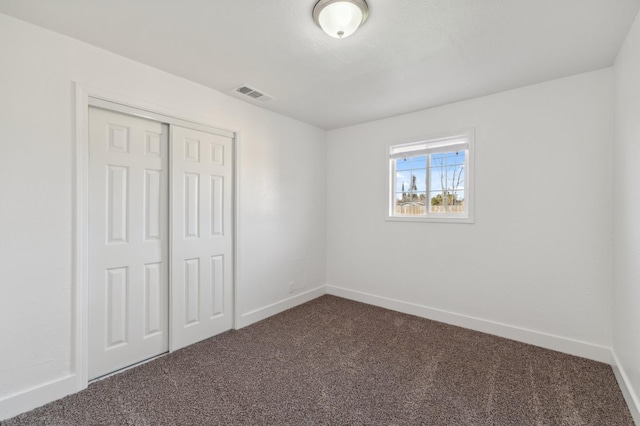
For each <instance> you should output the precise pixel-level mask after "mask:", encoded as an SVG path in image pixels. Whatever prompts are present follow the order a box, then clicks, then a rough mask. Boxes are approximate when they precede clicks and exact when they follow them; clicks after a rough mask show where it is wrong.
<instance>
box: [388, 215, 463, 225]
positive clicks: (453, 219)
mask: <svg viewBox="0 0 640 426" xmlns="http://www.w3.org/2000/svg"><path fill="white" fill-rule="evenodd" d="M385 221H386V222H431V223H466V224H473V223H475V221H474V220H473V218H470V217H451V216H448V217H424V216H387V217H386V218H385Z"/></svg>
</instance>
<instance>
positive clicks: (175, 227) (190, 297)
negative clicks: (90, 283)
mask: <svg viewBox="0 0 640 426" xmlns="http://www.w3.org/2000/svg"><path fill="white" fill-rule="evenodd" d="M171 143H172V156H171V159H172V173H171V186H172V194H171V196H172V208H171V212H172V213H171V223H172V239H171V251H172V255H171V279H172V287H171V288H172V290H171V312H172V319H171V349H172V350H174V349H178V348H181V347H184V346H187V345H190V344H192V343H195V342H198V341H200V340H203V339H206V338H208V337H211V336H214V335H216V334H219V333H221V332H223V331H226V330H229V329H231V327H232V325H233V316H232V302H233V294H232V282H233V262H232V259H233V234H232V231H233V229H232V203H233V198H232V171H233V164H232V147H233V146H232V143H233V139H231V138H229V137H225V136H220V135H216V134H212V133H206V132H202V131H198V130H193V129H187V128H184V127H179V126H171Z"/></svg>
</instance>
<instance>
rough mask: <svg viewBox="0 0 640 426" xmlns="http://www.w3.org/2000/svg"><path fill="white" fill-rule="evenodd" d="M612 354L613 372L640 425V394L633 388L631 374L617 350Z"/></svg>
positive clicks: (630, 409) (634, 418) (634, 417)
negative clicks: (630, 380)
mask: <svg viewBox="0 0 640 426" xmlns="http://www.w3.org/2000/svg"><path fill="white" fill-rule="evenodd" d="M611 356H612V357H613V363H612V364H611V368H612V369H613V374H615V375H616V380H617V381H618V386H620V390H621V391H622V395H623V396H624V400H625V401H626V402H627V406H628V407H629V411H631V416H632V417H633V421H634V422H636V424H637V425H640V399H638V395H637V394H636V393H635V391H634V390H633V387H632V386H631V382H629V376H628V375H627V373H626V372H625V370H624V367H623V366H622V364H620V359H618V355H616V351H615V350H612V351H611Z"/></svg>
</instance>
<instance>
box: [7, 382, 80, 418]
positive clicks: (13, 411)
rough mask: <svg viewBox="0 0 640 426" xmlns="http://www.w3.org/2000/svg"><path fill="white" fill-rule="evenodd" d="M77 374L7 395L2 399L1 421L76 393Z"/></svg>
mask: <svg viewBox="0 0 640 426" xmlns="http://www.w3.org/2000/svg"><path fill="white" fill-rule="evenodd" d="M77 385H78V384H77V381H76V376H75V374H70V375H68V376H64V377H61V378H59V379H55V380H51V381H49V382H46V383H43V384H41V385H38V386H34V387H32V388H29V389H25V390H23V391H20V392H16V393H13V394H11V395H7V396H5V397H3V398H2V399H0V421H2V420H6V419H9V418H11V417H14V416H17V415H18V414H22V413H25V412H27V411H30V410H33V409H34V408H38V407H40V406H42V405H45V404H48V403H49V402H51V401H55V400H56V399H60V398H63V397H65V396H67V395H70V394H72V393H75V392H77V391H78V389H77Z"/></svg>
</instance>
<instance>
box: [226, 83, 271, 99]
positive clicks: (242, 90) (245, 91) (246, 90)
mask: <svg viewBox="0 0 640 426" xmlns="http://www.w3.org/2000/svg"><path fill="white" fill-rule="evenodd" d="M233 91H234V92H236V93H239V94H241V95H243V96H248V97H250V98H253V99H257V100H259V101H262V102H266V101H270V100H272V99H273V96H269V95H267V94H266V93H264V92H261V91H259V90H256V89H254V88H253V87H251V86H247V85H246V84H243V85H242V86H240V87H238V88H236V89H234V90H233Z"/></svg>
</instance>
